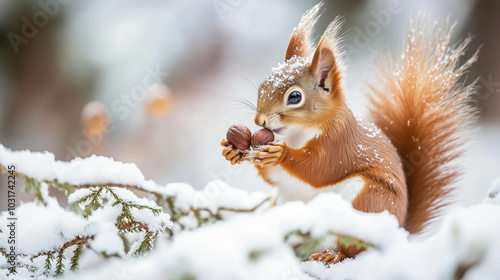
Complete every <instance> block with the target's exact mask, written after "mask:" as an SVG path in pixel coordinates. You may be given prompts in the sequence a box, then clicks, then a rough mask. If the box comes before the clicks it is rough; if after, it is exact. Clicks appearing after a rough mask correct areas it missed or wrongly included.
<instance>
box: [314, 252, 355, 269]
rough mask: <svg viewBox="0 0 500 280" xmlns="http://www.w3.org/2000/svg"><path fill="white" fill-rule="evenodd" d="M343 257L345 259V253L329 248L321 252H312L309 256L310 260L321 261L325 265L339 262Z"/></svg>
mask: <svg viewBox="0 0 500 280" xmlns="http://www.w3.org/2000/svg"><path fill="white" fill-rule="evenodd" d="M345 259H347V256H346V255H344V254H342V253H338V252H333V251H332V250H330V249H327V250H325V251H324V252H323V253H317V254H312V255H311V256H310V257H309V260H310V261H318V262H322V263H323V264H324V265H325V266H330V265H332V264H336V263H339V262H341V261H343V260H345Z"/></svg>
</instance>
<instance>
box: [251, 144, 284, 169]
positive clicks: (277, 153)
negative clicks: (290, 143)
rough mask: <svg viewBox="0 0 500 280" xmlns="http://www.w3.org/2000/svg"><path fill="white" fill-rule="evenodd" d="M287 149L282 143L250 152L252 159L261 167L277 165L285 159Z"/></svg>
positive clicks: (264, 146)
mask: <svg viewBox="0 0 500 280" xmlns="http://www.w3.org/2000/svg"><path fill="white" fill-rule="evenodd" d="M287 152H288V147H287V146H286V145H285V144H284V143H283V142H272V143H269V144H268V145H262V146H259V147H258V148H257V149H256V150H255V151H253V152H252V157H253V158H254V160H255V161H256V162H257V164H259V165H261V166H266V165H278V164H280V163H281V162H282V161H283V159H284V158H285V156H286V154H287Z"/></svg>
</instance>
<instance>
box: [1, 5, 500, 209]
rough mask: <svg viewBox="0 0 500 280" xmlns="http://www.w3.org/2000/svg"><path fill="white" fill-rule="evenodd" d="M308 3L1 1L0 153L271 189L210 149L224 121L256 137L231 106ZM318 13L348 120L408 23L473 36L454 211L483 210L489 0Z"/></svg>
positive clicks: (490, 153) (491, 97) (496, 148)
mask: <svg viewBox="0 0 500 280" xmlns="http://www.w3.org/2000/svg"><path fill="white" fill-rule="evenodd" d="M317 2H318V1H284V0H277V1H264V0H252V1H250V0H170V1H159V0H148V1H129V0H127V1H122V0H120V1H117V0H115V1H98V0H92V1H76V0H38V1H35V0H33V1H28V0H26V1H24V0H23V1H21V0H2V1H1V2H0V143H2V144H3V145H5V146H6V147H9V148H11V149H13V150H18V149H30V150H33V151H44V150H48V151H50V152H53V153H54V154H55V155H56V158H57V159H59V160H71V159H72V158H75V157H87V156H90V155H91V154H97V155H104V156H109V157H113V158H115V159H116V160H120V161H123V162H132V163H135V164H136V165H137V166H138V167H139V168H140V169H141V170H142V171H143V173H144V175H145V176H146V177H147V178H148V179H153V180H155V181H157V182H158V183H162V184H163V183H167V182H187V183H190V184H192V185H193V186H195V187H196V188H201V187H203V186H204V185H205V184H206V183H207V182H208V181H210V180H214V179H221V180H223V181H226V182H228V183H229V184H230V185H233V186H235V187H241V188H245V189H248V190H268V189H269V186H268V185H266V183H264V182H263V181H262V180H261V179H260V178H258V177H257V176H256V172H255V171H254V170H253V168H252V167H251V166H250V165H248V164H242V165H238V166H236V167H232V166H230V165H229V164H228V163H227V162H226V161H225V160H224V159H223V157H222V156H221V150H222V149H221V147H220V146H219V143H220V140H221V139H222V138H224V137H225V134H226V129H227V128H228V127H229V126H230V125H231V124H234V123H243V124H245V125H247V126H249V127H250V128H251V129H252V130H255V129H257V127H256V126H255V125H254V124H253V113H252V111H251V110H249V108H246V107H245V106H244V105H243V103H242V102H241V100H248V101H250V102H252V103H255V102H256V96H257V89H256V87H258V85H259V83H260V82H261V81H263V80H264V79H265V77H266V76H267V75H268V74H269V73H270V70H271V68H272V67H275V66H276V65H277V63H278V62H281V61H283V59H284V56H285V49H286V46H287V44H288V40H289V37H290V34H291V32H292V30H293V28H294V27H295V26H296V24H297V23H298V21H299V19H300V16H301V15H302V14H303V13H304V12H305V11H306V10H307V9H308V8H310V7H312V6H313V5H315V4H316V3H317ZM323 8H324V10H325V11H324V13H323V15H322V17H321V18H320V21H319V23H318V24H317V27H316V31H315V35H316V36H317V37H319V36H320V35H321V34H322V32H323V30H324V29H325V28H326V26H327V25H328V23H329V22H331V21H332V20H333V19H334V18H335V16H342V17H343V18H344V21H345V24H344V26H343V32H344V36H345V40H344V48H345V51H346V59H345V60H346V63H347V77H346V78H345V85H346V94H347V96H348V98H349V101H350V103H351V106H352V108H353V109H354V110H355V111H356V113H358V114H364V113H365V110H364V106H365V105H366V102H364V94H365V93H366V92H367V90H368V87H367V84H368V83H369V82H370V81H371V80H373V78H374V75H373V72H374V71H373V70H374V61H375V59H374V58H375V57H376V56H377V52H378V51H379V50H381V49H383V48H386V47H390V48H391V49H393V50H395V51H396V52H397V53H399V52H400V50H401V47H402V45H403V42H404V39H405V34H406V28H407V22H408V18H409V17H410V15H417V14H418V13H419V12H421V11H427V12H428V14H429V15H428V19H429V21H430V22H431V23H432V22H434V21H435V20H437V21H443V20H445V19H446V17H449V18H450V20H451V22H454V21H456V22H457V27H456V32H455V40H456V41H457V42H458V40H460V39H461V38H465V37H466V36H467V35H468V34H470V35H473V36H474V37H473V41H472V44H471V47H470V49H469V51H470V54H471V53H472V52H473V51H474V50H475V49H477V48H478V47H479V46H482V48H481V52H480V56H479V61H478V62H477V63H476V64H475V65H474V66H473V68H472V70H471V71H470V74H469V78H468V80H467V81H464V82H466V83H469V82H472V81H473V80H474V79H476V78H478V79H479V80H478V93H477V95H476V98H474V100H473V101H472V103H473V104H472V105H473V106H477V107H478V108H480V109H481V113H480V121H479V122H478V125H477V126H478V127H481V129H480V130H479V132H478V134H477V136H476V137H475V141H474V142H473V143H472V144H471V146H470V148H469V150H468V156H467V158H466V160H465V164H466V165H467V172H466V176H465V178H464V180H463V182H461V185H462V186H463V189H464V193H463V194H462V195H461V202H462V203H464V204H467V203H473V202H475V201H478V200H480V199H481V198H482V197H483V196H484V194H485V192H486V189H487V188H488V185H489V183H490V182H491V181H492V180H493V179H494V178H495V177H496V176H497V175H499V174H500V141H499V139H500V28H499V27H500V17H499V16H498V13H499V12H500V2H498V1H488V0H483V1H472V0H446V1H444V0H443V1H432V0H424V1H404V0H401V1H399V0H377V1H372V0H355V1H353V0H351V1H325V3H324V6H323ZM470 54H469V55H470ZM238 100H240V101H238ZM5 182H6V180H2V182H0V186H4V185H5Z"/></svg>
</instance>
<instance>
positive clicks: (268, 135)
mask: <svg viewBox="0 0 500 280" xmlns="http://www.w3.org/2000/svg"><path fill="white" fill-rule="evenodd" d="M273 141H274V133H273V132H272V131H271V130H269V129H266V128H264V129H261V130H259V131H257V132H255V133H254V135H253V136H252V147H254V148H256V147H257V146H260V145H267V144H269V143H271V142H273Z"/></svg>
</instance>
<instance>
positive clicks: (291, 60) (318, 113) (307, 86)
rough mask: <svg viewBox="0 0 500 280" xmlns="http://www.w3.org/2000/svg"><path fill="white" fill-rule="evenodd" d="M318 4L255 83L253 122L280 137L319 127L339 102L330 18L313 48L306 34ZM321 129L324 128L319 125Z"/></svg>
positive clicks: (338, 59) (336, 24) (336, 51)
mask: <svg viewBox="0 0 500 280" xmlns="http://www.w3.org/2000/svg"><path fill="white" fill-rule="evenodd" d="M320 8H321V3H320V4H317V5H316V6H314V7H313V8H312V9H310V10H309V11H307V12H306V13H305V14H304V15H303V16H302V19H301V20H300V22H299V25H298V26H297V27H296V28H295V29H294V31H293V33H292V37H291V39H290V43H289V44H288V48H287V51H286V56H285V61H284V62H282V63H280V64H279V65H278V67H276V68H273V69H272V73H271V75H269V76H268V77H267V79H266V80H265V81H264V82H263V83H262V84H261V85H260V88H259V93H258V101H257V112H256V114H255V123H256V124H257V125H259V126H263V127H266V128H268V129H271V130H273V131H274V132H275V133H278V134H282V135H286V134H290V133H293V132H294V131H296V130H298V129H299V130H300V129H301V128H316V129H318V130H322V125H321V124H322V123H323V122H324V121H325V120H327V119H332V117H333V116H335V115H336V114H337V112H338V110H339V109H340V108H341V107H342V105H343V104H344V103H345V100H344V97H343V95H342V87H341V78H342V71H341V68H342V67H341V65H342V64H341V55H340V53H339V52H340V51H339V49H338V41H339V40H338V39H337V38H336V37H337V35H338V33H339V30H340V26H341V20H340V19H339V18H336V19H335V20H334V21H333V22H332V23H330V25H329V26H328V28H327V29H326V31H325V32H324V34H323V36H322V37H321V40H320V41H319V44H318V46H317V48H316V50H314V49H313V48H312V43H311V39H310V35H311V33H312V30H313V26H314V24H315V23H316V21H317V20H318V12H319V10H320ZM323 127H325V126H323Z"/></svg>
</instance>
